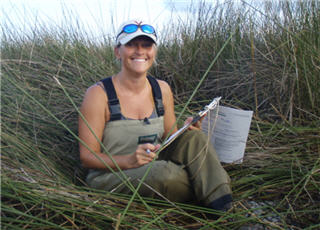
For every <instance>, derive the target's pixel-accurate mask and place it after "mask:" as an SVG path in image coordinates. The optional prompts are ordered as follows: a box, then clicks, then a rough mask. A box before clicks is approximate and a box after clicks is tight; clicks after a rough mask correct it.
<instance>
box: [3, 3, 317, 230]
mask: <svg viewBox="0 0 320 230" xmlns="http://www.w3.org/2000/svg"><path fill="white" fill-rule="evenodd" d="M199 6H201V7H198V6H195V7H194V8H192V9H190V17H188V19H187V20H186V21H180V22H176V23H174V24H172V25H168V28H166V29H165V30H164V31H163V32H162V42H161V45H160V46H159V50H158V59H157V63H158V65H155V66H154V67H153V69H152V71H151V73H152V74H153V75H154V76H156V77H157V78H160V79H164V80H166V81H167V82H168V83H169V84H170V85H171V86H172V88H173V91H174V96H175V101H176V109H177V113H179V111H181V108H182V107H183V106H184V105H185V104H186V102H187V101H188V99H189V97H190V95H192V93H194V92H195V88H196V87H197V85H198V83H199V80H200V79H201V78H202V77H203V76H204V73H205V72H206V71H208V74H207V75H206V78H205V81H204V82H203V83H202V84H201V86H200V88H199V89H198V90H197V91H196V92H195V93H196V94H195V97H194V98H193V100H192V103H190V104H189V105H188V112H192V111H194V110H196V109H198V108H200V107H202V106H203V105H204V104H206V103H207V102H208V101H209V100H210V99H211V98H213V97H215V96H222V97H223V100H222V104H224V105H227V106H231V107H236V108H242V109H250V110H253V111H254V112H255V113H254V118H253V121H252V125H251V129H250V134H249V138H248V143H247V149H246V154H245V158H244V162H243V163H242V164H240V165H225V168H226V170H227V171H228V172H229V174H230V176H231V178H232V186H233V191H234V199H235V202H234V207H233V209H232V210H231V211H230V212H228V213H216V216H215V218H210V215H209V214H210V213H212V211H210V210H207V209H205V208H202V207H198V206H193V205H186V204H171V203H168V202H166V201H160V200H150V199H144V200H143V202H141V200H134V201H133V203H131V204H130V205H127V203H128V202H129V201H130V197H127V196H124V195H121V194H114V193H106V192H103V191H96V190H93V189H89V188H88V187H87V186H86V185H85V184H84V182H83V179H84V174H85V171H84V170H83V169H82V168H81V167H80V166H79V159H78V144H77V142H78V141H77V138H76V135H77V117H78V113H77V110H76V108H77V107H78V106H79V105H80V104H81V101H82V97H83V95H84V92H85V90H86V88H87V87H88V86H90V85H91V84H93V83H95V82H96V81H98V80H99V79H102V78H104V77H106V76H110V75H112V74H114V73H116V72H117V70H118V65H117V63H116V62H115V61H114V60H115V58H114V56H113V47H112V42H110V41H112V38H106V39H105V41H104V42H101V43H97V42H93V41H90V40H88V39H87V37H86V35H85V34H81V33H79V28H70V29H69V30H61V29H59V28H51V27H50V28H46V27H45V26H43V25H38V26H37V27H35V28H34V33H33V35H26V34H19V33H14V32H13V30H12V28H10V23H8V24H5V23H4V24H3V25H2V41H1V54H2V57H1V75H2V77H1V94H2V95H1V107H2V108H1V124H2V132H1V151H2V155H1V161H2V162H1V193H2V194H1V195H2V196H1V197H2V201H1V209H2V212H1V219H2V220H1V222H2V227H3V229H22V228H27V229H107V228H115V229H177V228H181V229H182V228H186V229H188V228H190V229H191V228H193V229H212V228H219V229H248V228H250V227H254V228H256V229H302V228H304V229H316V228H319V227H320V225H319V222H320V221H319V220H320V216H319V215H320V214H319V213H320V207H319V203H320V184H319V181H320V162H319V158H320V130H319V127H320V109H319V108H320V90H319V89H320V55H319V54H320V36H319V35H320V34H319V31H320V30H319V26H320V6H319V2H318V1H297V2H295V1H265V2H261V5H260V7H259V8H255V6H251V5H248V4H247V3H245V2H242V3H241V4H232V3H228V4H223V5H218V4H217V5H215V6H209V5H206V4H204V3H200V5H199ZM80 31H81V28H80ZM231 35H232V37H231V40H230V42H228V43H226V41H227V39H228V38H230V36H231ZM223 45H226V46H225V48H224V50H223V52H222V53H221V55H220V56H219V58H218V59H217V61H216V62H215V63H214V65H213V66H212V68H208V67H209V66H210V64H211V63H212V60H214V58H215V57H216V55H217V53H218V52H219V50H220V49H221V47H223ZM55 79H58V81H57V80H55ZM124 210H125V211H124Z"/></svg>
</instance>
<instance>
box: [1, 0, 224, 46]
mask: <svg viewBox="0 0 320 230" xmlns="http://www.w3.org/2000/svg"><path fill="white" fill-rule="evenodd" d="M198 1H199V0H0V20H1V24H2V25H6V28H14V30H16V32H19V33H26V32H28V31H29V32H30V31H32V30H33V29H34V28H35V27H36V26H38V25H39V24H41V25H45V26H48V27H50V25H53V26H54V27H59V28H60V27H61V28H68V26H70V25H72V24H73V25H76V24H79V25H80V26H81V30H82V31H83V32H84V33H86V34H88V35H90V34H91V36H92V37H93V38H95V39H98V40H99V39H100V38H101V37H103V36H106V35H113V34H115V33H116V31H117V28H118V26H119V25H121V24H122V23H123V22H124V21H126V20H129V19H137V18H139V19H143V20H146V21H148V22H150V23H152V24H154V25H155V26H156V27H157V28H159V30H162V29H163V27H164V26H166V25H167V24H168V23H172V22H173V21H174V20H179V19H180V20H183V19H182V18H183V17H185V16H186V11H187V9H188V6H190V4H192V3H193V5H194V3H198ZM205 1H206V2H208V3H210V2H214V1H215V0H205ZM220 1H221V0H220Z"/></svg>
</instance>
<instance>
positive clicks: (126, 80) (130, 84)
mask: <svg viewBox="0 0 320 230" xmlns="http://www.w3.org/2000/svg"><path fill="white" fill-rule="evenodd" d="M114 80H115V82H116V84H118V86H119V88H122V89H125V90H130V91H132V92H136V93H139V92H141V91H142V90H144V89H145V88H146V86H147V74H143V75H135V76H132V75H128V74H126V73H124V72H123V71H121V72H119V73H118V74H116V75H115V76H114Z"/></svg>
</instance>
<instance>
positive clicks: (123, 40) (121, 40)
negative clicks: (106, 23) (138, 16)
mask: <svg viewBox="0 0 320 230" xmlns="http://www.w3.org/2000/svg"><path fill="white" fill-rule="evenodd" d="M129 24H136V25H140V26H141V25H151V24H150V23H146V22H144V21H142V20H130V21H127V22H125V23H123V24H122V25H121V26H120V27H119V29H118V33H117V36H118V37H117V39H116V44H117V45H118V44H121V45H125V44H127V43H128V42H129V41H131V40H132V39H134V38H136V37H138V36H147V37H149V38H151V39H152V40H153V41H154V43H156V44H157V36H156V35H155V34H148V33H145V32H143V31H142V30H141V28H138V29H137V31H136V32H133V33H130V34H127V33H125V32H123V31H122V30H123V27H125V26H126V25H129ZM151 26H152V25H151ZM152 27H153V28H154V26H152Z"/></svg>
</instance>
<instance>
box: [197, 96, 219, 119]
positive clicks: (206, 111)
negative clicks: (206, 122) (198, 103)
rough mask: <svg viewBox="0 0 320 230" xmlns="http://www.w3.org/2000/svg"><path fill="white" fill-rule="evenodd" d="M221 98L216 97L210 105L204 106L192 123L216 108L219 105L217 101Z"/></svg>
mask: <svg viewBox="0 0 320 230" xmlns="http://www.w3.org/2000/svg"><path fill="white" fill-rule="evenodd" d="M221 98H222V97H216V98H214V99H213V100H212V102H211V103H210V104H208V105H206V106H205V107H204V109H203V110H201V111H200V112H199V113H198V115H196V116H195V117H194V118H193V120H192V123H196V122H197V121H198V120H199V119H200V118H201V117H203V116H204V115H206V114H207V113H208V112H209V110H212V109H214V108H215V107H217V106H218V105H219V101H220V99H221Z"/></svg>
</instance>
